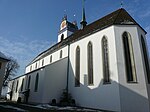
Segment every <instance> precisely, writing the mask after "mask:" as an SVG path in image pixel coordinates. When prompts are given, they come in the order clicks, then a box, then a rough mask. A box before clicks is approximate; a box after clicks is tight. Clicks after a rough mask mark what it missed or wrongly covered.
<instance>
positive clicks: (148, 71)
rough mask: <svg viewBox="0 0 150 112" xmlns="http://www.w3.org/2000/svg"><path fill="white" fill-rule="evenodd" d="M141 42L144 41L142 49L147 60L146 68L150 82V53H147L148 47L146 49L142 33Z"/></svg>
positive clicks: (149, 81)
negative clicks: (149, 57) (149, 54)
mask: <svg viewBox="0 0 150 112" xmlns="http://www.w3.org/2000/svg"><path fill="white" fill-rule="evenodd" d="M141 42H142V49H143V55H144V61H145V68H146V74H147V79H148V83H150V67H149V60H148V54H147V49H146V43H145V40H144V38H143V36H142V35H141Z"/></svg>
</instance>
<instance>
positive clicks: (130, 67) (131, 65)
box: [122, 32, 137, 82]
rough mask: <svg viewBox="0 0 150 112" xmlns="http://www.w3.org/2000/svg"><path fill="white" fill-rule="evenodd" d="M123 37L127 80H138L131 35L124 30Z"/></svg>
mask: <svg viewBox="0 0 150 112" xmlns="http://www.w3.org/2000/svg"><path fill="white" fill-rule="evenodd" d="M122 38H123V47H124V56H125V67H126V75H127V82H137V78H136V70H135V62H134V53H133V47H132V38H131V35H130V34H129V33H127V32H124V33H123V37H122Z"/></svg>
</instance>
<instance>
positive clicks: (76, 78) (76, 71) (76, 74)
mask: <svg viewBox="0 0 150 112" xmlns="http://www.w3.org/2000/svg"><path fill="white" fill-rule="evenodd" d="M75 61H76V65H75V67H76V68H75V86H76V87H77V86H80V48H79V46H78V47H77V48H76V60H75Z"/></svg>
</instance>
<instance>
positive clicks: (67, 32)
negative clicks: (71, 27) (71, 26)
mask: <svg viewBox="0 0 150 112" xmlns="http://www.w3.org/2000/svg"><path fill="white" fill-rule="evenodd" d="M72 33H73V32H71V31H68V30H66V31H64V32H63V33H61V34H59V35H58V42H60V41H61V35H62V34H64V39H65V38H67V37H68V36H70V35H71V34H72Z"/></svg>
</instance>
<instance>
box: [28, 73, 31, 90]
mask: <svg viewBox="0 0 150 112" xmlns="http://www.w3.org/2000/svg"><path fill="white" fill-rule="evenodd" d="M30 80H31V76H29V78H28V89H29V88H30Z"/></svg>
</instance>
